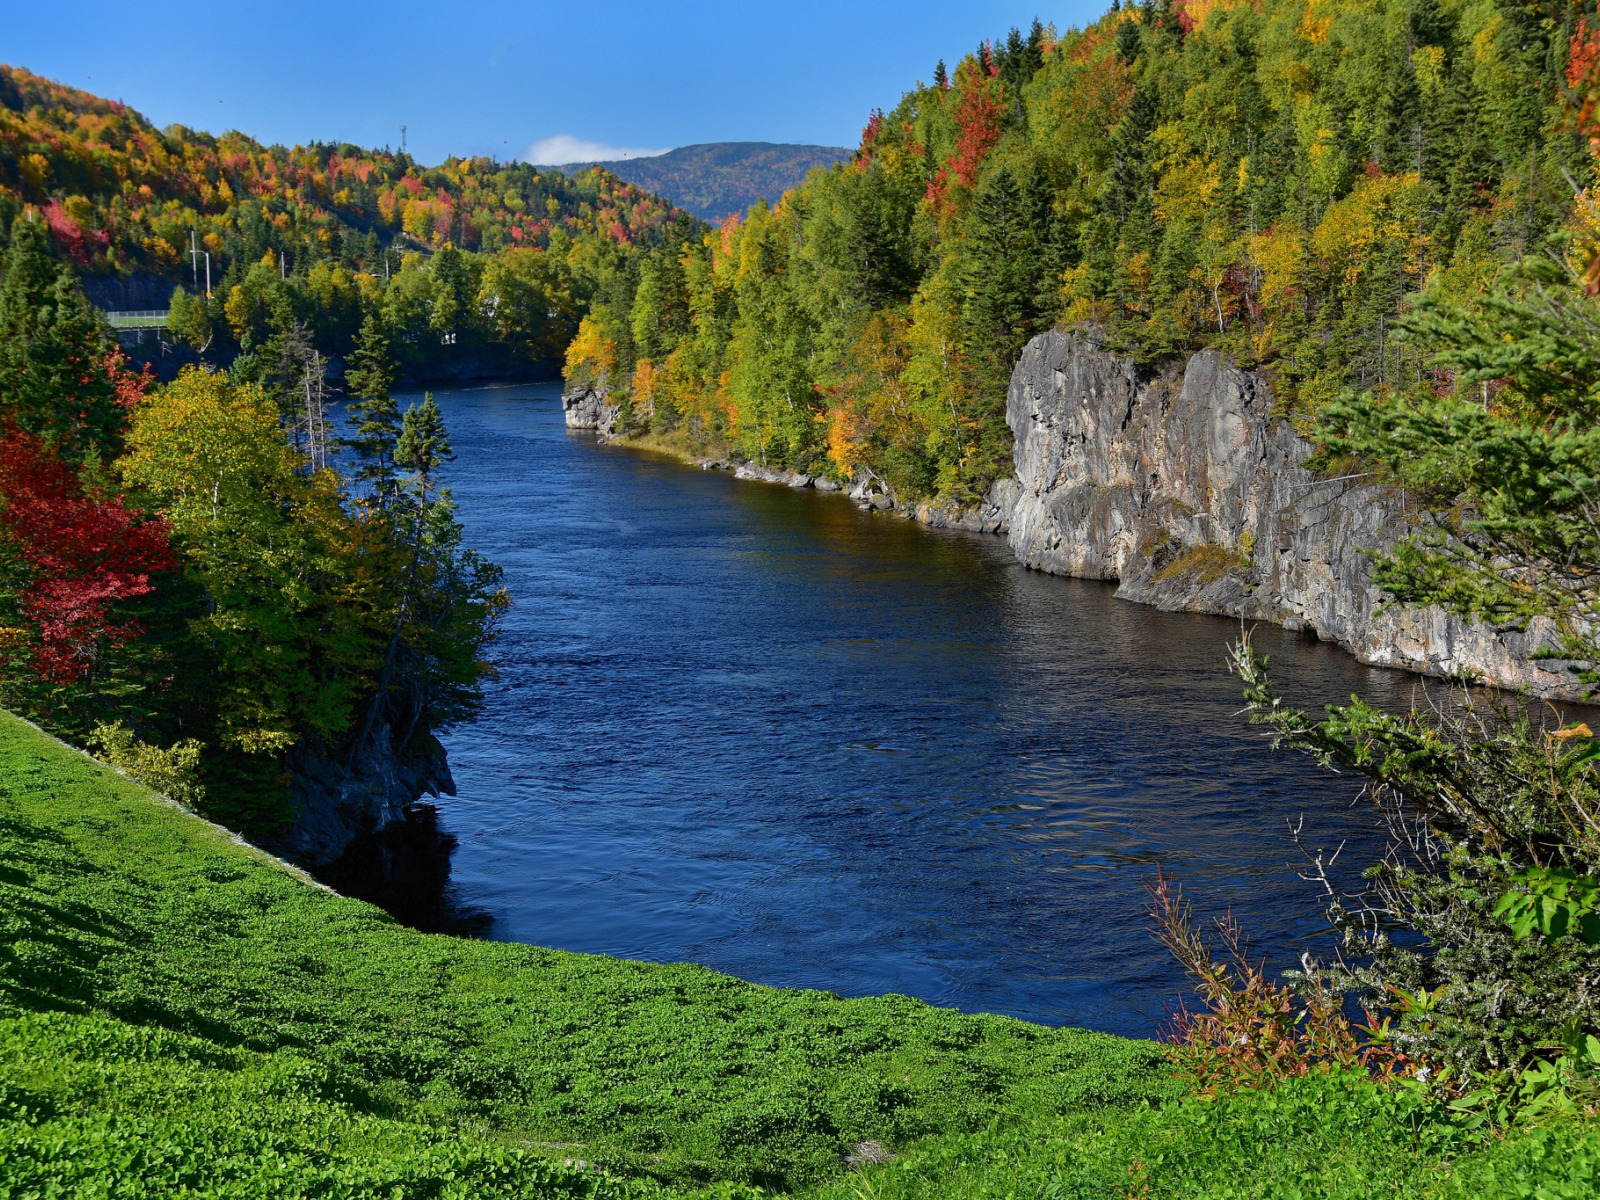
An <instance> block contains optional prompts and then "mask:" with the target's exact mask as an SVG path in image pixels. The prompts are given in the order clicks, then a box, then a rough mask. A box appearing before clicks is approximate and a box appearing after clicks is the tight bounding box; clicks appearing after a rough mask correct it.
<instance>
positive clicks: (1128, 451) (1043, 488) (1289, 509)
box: [563, 329, 1586, 701]
mask: <svg viewBox="0 0 1600 1200" xmlns="http://www.w3.org/2000/svg"><path fill="white" fill-rule="evenodd" d="M563 407H564V409H565V412H566V418H567V423H568V426H569V427H570V428H577V429H590V430H593V431H594V432H595V433H596V435H597V436H598V437H600V438H601V439H602V440H605V441H609V442H614V443H619V444H627V445H633V444H638V443H641V442H642V441H643V440H644V439H639V438H638V435H635V434H633V433H631V432H622V431H619V430H618V429H617V422H618V419H619V415H620V413H621V411H622V410H621V407H620V406H619V405H618V404H616V403H614V402H613V401H612V400H611V398H610V396H609V395H608V394H607V393H605V392H604V391H603V390H597V389H596V388H595V387H593V386H590V387H586V388H582V389H569V390H568V392H567V393H566V394H565V395H564V396H563ZM1006 423H1007V425H1008V426H1009V427H1010V430H1011V434H1012V437H1013V441H1014V445H1013V454H1012V460H1013V466H1014V473H1013V474H1012V475H1010V476H1008V477H1005V478H1002V479H998V480H996V481H995V482H994V483H993V484H992V485H991V486H990V488H989V490H988V492H987V493H986V494H985V496H984V497H983V499H982V501H981V502H980V503H979V504H978V505H976V506H974V507H972V508H970V509H965V510H959V509H954V508H950V507H946V506H941V505H939V504H936V503H933V502H931V501H929V500H926V499H916V500H906V499H902V498H901V497H898V496H896V495H894V494H893V492H892V490H891V489H889V488H887V487H885V486H884V485H883V484H882V483H881V482H880V481H879V480H878V479H877V478H876V476H874V475H872V473H871V472H861V473H858V474H857V475H856V476H855V477H854V478H852V479H850V480H847V481H840V480H837V479H835V480H830V481H829V484H828V486H830V487H834V486H836V487H837V488H839V489H840V490H843V491H844V492H845V493H846V494H847V495H849V497H850V498H851V500H852V501H854V502H855V503H856V504H857V505H858V506H859V507H862V508H872V509H877V510H881V511H888V512H893V513H896V514H897V515H901V516H905V517H909V518H911V519H913V520H917V521H920V522H921V523H923V524H926V525H929V526H932V527H934V528H953V529H964V530H969V531H972V532H984V533H996V534H1003V535H1005V536H1006V538H1007V541H1008V543H1009V545H1010V548H1011V551H1012V553H1013V554H1014V555H1015V556H1016V558H1017V560H1018V561H1019V562H1022V563H1023V564H1024V565H1026V566H1027V567H1029V568H1030V569H1032V570H1038V571H1042V572H1045V573H1047V574H1052V575H1064V576H1069V577H1073V578H1082V579H1099V580H1104V581H1107V582H1111V583H1115V584H1117V592H1116V594H1117V597H1118V598H1119V599H1124V600H1131V601H1133V602H1135V603H1138V604H1146V605H1150V606H1152V607H1155V608H1159V609H1162V610H1163V611H1167V612H1196V613H1209V614H1212V615H1216V616H1226V617H1237V618H1241V619H1244V620H1247V621H1252V622H1254V621H1263V622H1269V623H1271V624H1274V625H1281V626H1283V627H1284V628H1286V629H1290V630H1299V631H1304V632H1307V633H1310V634H1313V635H1315V636H1316V637H1317V638H1318V639H1319V640H1322V641H1326V642H1333V643H1335V644H1337V645H1339V646H1341V647H1343V648H1344V649H1345V650H1347V651H1349V652H1350V653H1351V654H1353V655H1354V656H1355V657H1356V659H1357V660H1358V661H1360V662H1362V663H1366V664H1369V665H1372V666H1382V667H1398V668H1401V669H1404V670H1408V671H1412V672H1415V673H1417V674H1420V675H1426V676H1433V677H1435V678H1443V679H1451V680H1460V679H1470V680H1474V681H1476V682H1479V683H1483V684H1488V685H1492V686H1495V687H1501V688H1506V689H1511V690H1517V691H1523V692H1526V693H1527V694H1529V695H1532V696H1535V697H1538V698H1540V699H1545V700H1557V701H1563V700H1564V701H1582V700H1583V699H1585V696H1586V689H1585V688H1584V686H1583V685H1582V684H1581V682H1579V681H1578V680H1577V678H1576V677H1575V675H1574V674H1573V673H1572V672H1570V671H1568V670H1566V666H1567V664H1566V663H1564V662H1562V661H1561V660H1559V659H1555V658H1552V657H1549V655H1550V654H1551V652H1552V651H1553V650H1554V649H1555V648H1556V631H1555V628H1554V625H1553V624H1552V623H1551V622H1550V621H1548V620H1544V619H1538V620H1535V621H1533V622H1532V623H1531V624H1530V625H1529V627H1528V628H1527V629H1526V630H1517V629H1511V628H1489V627H1488V626H1485V625H1480V624H1474V623H1471V622H1468V621H1465V620H1462V619H1461V618H1459V617H1456V616H1454V615H1452V614H1450V613H1447V612H1445V611H1444V610H1443V609H1440V608H1438V607H1426V608H1416V607H1410V606H1406V605H1400V604H1386V603H1385V599H1386V597H1385V594H1384V593H1383V591H1382V589H1380V588H1379V587H1378V586H1377V585H1376V584H1375V583H1374V582H1373V579H1372V567H1373V557H1372V556H1373V554H1374V553H1375V552H1376V553H1381V552H1383V551H1386V550H1388V549H1391V548H1392V547H1394V546H1395V545H1396V544H1397V543H1399V542H1400V541H1401V540H1402V539H1404V538H1405V537H1407V536H1408V535H1410V534H1412V533H1413V532H1415V531H1416V530H1417V528H1418V526H1417V524H1416V521H1417V519H1418V518H1417V516H1416V514H1415V513H1414V512H1413V511H1412V508H1411V506H1410V505H1409V503H1408V500H1407V497H1406V495H1405V493H1404V492H1403V491H1402V490H1401V489H1398V488H1395V487H1390V486H1385V485H1383V484H1382V483H1381V482H1375V481H1374V480H1372V479H1371V478H1370V477H1369V476H1368V474H1366V473H1356V474H1353V475H1350V474H1346V475H1342V476H1338V477H1335V478H1326V477H1323V476H1319V475H1317V474H1314V473H1313V472H1311V471H1309V470H1307V469H1306V468H1305V466H1304V465H1303V464H1304V463H1305V461H1306V460H1307V459H1308V458H1309V457H1310V456H1311V454H1312V451H1313V447H1312V445H1311V443H1310V442H1309V441H1307V440H1306V439H1305V437H1303V436H1302V435H1301V434H1300V432H1299V431H1297V430H1296V429H1295V428H1294V426H1293V425H1292V423H1291V422H1290V421H1289V420H1287V419H1286V418H1285V417H1284V416H1283V414H1282V413H1281V412H1280V411H1279V408H1278V405H1277V400H1276V397H1275V395H1274V392H1273V388H1272V382H1271V380H1270V378H1268V377H1267V375H1265V374H1264V373H1263V372H1261V371H1257V370H1245V369H1242V368H1239V367H1238V366H1237V365H1235V364H1234V363H1232V362H1230V361H1229V360H1228V359H1227V358H1225V357H1224V356H1222V355H1221V354H1219V353H1218V352H1216V351H1212V350H1206V351H1201V352H1200V353H1197V354H1194V355H1192V356H1188V357H1187V358H1180V359H1172V360H1170V361H1167V362H1165V363H1163V364H1159V365H1157V366H1154V367H1150V366H1145V365H1141V364H1137V363H1135V362H1134V361H1133V360H1132V359H1130V358H1127V357H1125V356H1122V355H1119V354H1116V353H1114V352H1112V351H1110V350H1108V349H1106V348H1105V347H1104V346H1103V345H1102V344H1101V341H1100V339H1099V335H1098V334H1097V333H1096V332H1095V331H1094V330H1092V329H1088V330H1082V329H1056V330H1051V331H1050V332H1047V333H1044V334H1040V335H1039V336H1037V337H1035V338H1033V339H1032V340H1031V341H1030V342H1029V343H1028V344H1027V346H1026V347H1025V348H1024V349H1023V352H1022V355H1021V358H1020V359H1019V361H1018V363H1017V365H1016V368H1015V370H1014V371H1013V372H1012V377H1011V386H1010V389H1009V393H1008V396H1007V403H1006ZM647 436H648V440H649V441H650V443H652V448H657V449H660V450H662V451H664V452H667V453H672V454H673V455H674V456H675V457H678V458H679V459H680V460H683V461H694V462H696V465H701V466H704V465H707V463H706V461H704V460H705V459H706V452H701V453H700V454H698V455H696V454H695V453H693V452H692V451H690V450H688V449H686V448H685V447H683V446H681V445H677V446H674V445H673V439H672V438H663V437H660V436H657V435H647ZM712 461H714V462H717V464H718V465H728V464H729V463H730V462H731V463H732V465H733V469H734V470H735V473H736V474H737V475H738V476H739V477H740V478H743V479H755V480H760V481H765V482H770V483H783V484H787V485H789V486H795V487H805V486H812V484H813V482H814V479H815V477H813V476H811V475H807V474H805V473H802V472H797V471H794V470H791V469H787V468H784V467H781V466H777V467H774V466H766V465H759V466H758V465H755V464H750V463H744V462H739V461H738V460H737V459H736V458H733V456H731V455H729V453H728V452H727V451H726V449H722V450H720V451H718V452H717V453H716V454H715V455H714V457H713V459H712ZM830 469H831V468H830Z"/></svg>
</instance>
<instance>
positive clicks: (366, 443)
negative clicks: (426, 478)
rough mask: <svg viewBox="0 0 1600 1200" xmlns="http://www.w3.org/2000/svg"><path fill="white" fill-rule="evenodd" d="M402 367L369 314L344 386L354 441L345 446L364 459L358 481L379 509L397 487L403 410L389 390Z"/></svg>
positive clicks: (379, 324)
mask: <svg viewBox="0 0 1600 1200" xmlns="http://www.w3.org/2000/svg"><path fill="white" fill-rule="evenodd" d="M399 375H400V368H399V365H398V364H397V363H396V362H395V361H394V357H393V355H392V354H391V353H390V351H389V334H388V331H387V330H386V329H385V328H384V326H383V322H382V321H381V320H380V319H379V318H378V316H377V315H376V314H375V313H368V314H367V317H366V319H365V320H364V321H362V322H361V331H360V332H359V333H358V334H357V335H356V348H355V350H354V352H353V353H352V354H351V355H350V369H349V371H348V372H347V373H346V375H345V382H346V384H347V386H348V388H349V391H350V394H351V395H352V396H355V397H358V399H357V401H356V403H354V404H352V405H351V406H350V420H351V424H352V425H353V427H354V433H355V436H354V437H352V438H349V439H348V440H347V442H346V444H347V445H348V446H349V447H350V449H351V450H353V451H355V454H356V457H357V458H358V459H359V460H360V461H359V463H358V465H357V466H356V471H355V476H356V479H357V480H359V481H360V482H362V483H364V484H366V485H367V486H368V487H370V488H371V489H372V492H373V496H374V497H375V498H376V499H377V502H378V504H379V505H382V506H386V505H388V504H389V503H390V502H392V501H393V499H394V497H395V495H396V493H397V491H398V488H399V476H398V475H397V473H396V447H397V444H398V442H399V439H400V428H401V421H400V410H399V407H398V406H397V405H396V404H395V402H394V397H393V396H391V395H390V394H389V390H390V389H391V388H392V387H393V386H394V383H395V380H396V379H398V378H399Z"/></svg>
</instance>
